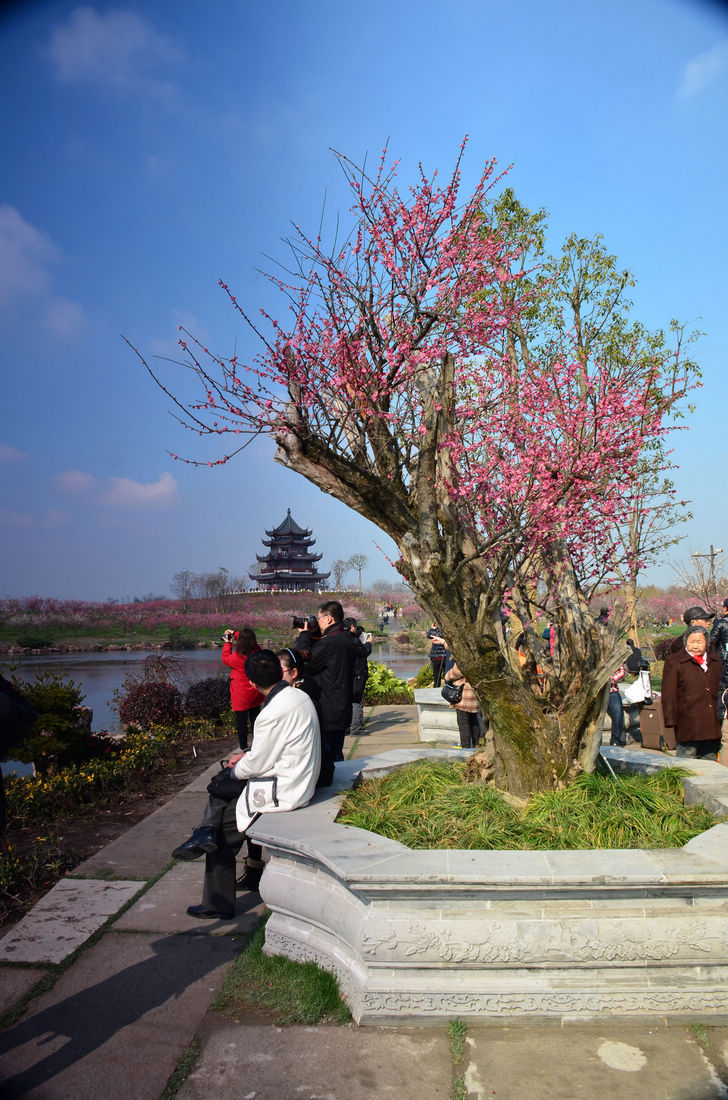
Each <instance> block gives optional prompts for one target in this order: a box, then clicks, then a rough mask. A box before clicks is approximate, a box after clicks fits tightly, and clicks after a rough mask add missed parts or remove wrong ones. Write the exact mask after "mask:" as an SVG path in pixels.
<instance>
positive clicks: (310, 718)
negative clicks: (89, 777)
mask: <svg viewBox="0 0 728 1100" xmlns="http://www.w3.org/2000/svg"><path fill="white" fill-rule="evenodd" d="M245 674H246V676H247V677H248V679H249V680H250V682H251V684H253V686H254V687H255V688H257V690H258V691H259V692H260V693H261V695H264V696H265V701H264V703H263V704H262V706H261V708H260V714H259V715H258V718H257V719H256V722H255V736H254V738H253V747H252V749H251V750H250V751H249V752H246V753H237V754H235V755H234V756H231V757H230V760H229V766H230V767H231V768H232V769H233V775H234V776H235V778H236V779H239V780H244V781H245V788H244V790H243V792H242V794H241V795H240V797H239V798H237V800H235V799H234V800H232V801H229V802H226V801H221V800H220V799H216V798H214V797H210V799H209V800H208V807H207V809H206V811H205V814H204V815H203V821H202V823H201V827H200V828H198V829H196V830H195V832H194V833H193V834H192V836H191V837H190V838H189V840H186V841H185V842H184V844H181V845H180V846H179V847H178V848H175V850H174V852H173V853H172V855H173V856H174V857H175V858H176V859H196V858H197V857H198V856H201V855H203V854H204V856H205V880H204V886H203V891H202V904H201V905H191V906H190V907H189V908H188V910H187V912H188V913H189V915H190V916H191V917H200V918H202V919H213V918H218V919H222V920H229V919H230V918H232V917H233V916H234V914H235V856H236V854H237V853H238V851H239V850H240V847H241V845H242V843H243V841H244V840H245V834H246V830H247V829H248V828H249V827H250V826H251V825H252V824H253V822H254V821H255V820H256V818H257V817H258V816H259V815H260V814H262V813H275V812H281V811H283V810H295V809H297V808H298V807H299V806H305V805H306V803H307V802H310V800H311V797H312V795H313V793H314V791H315V789H316V780H317V779H318V774H319V769H320V767H321V734H320V729H319V721H318V717H317V715H316V708H315V707H314V705H313V703H312V702H311V699H310V698H309V696H308V695H306V694H305V692H303V691H296V690H295V688H293V687H291V686H290V684H288V683H287V682H286V680H285V679H284V678H283V671H282V669H281V663H280V661H279V659H278V657H277V656H276V655H275V653H273V652H272V650H270V649H259V650H257V651H256V652H254V653H251V654H250V656H249V657H248V659H247V661H246V662H245ZM211 822H215V825H214V826H212V827H211V826H210V824H209V823H211ZM261 854H262V853H261V849H260V846H259V845H258V844H253V843H252V842H251V841H248V858H247V860H246V873H245V876H244V877H245V879H246V881H245V883H244V884H243V885H244V886H245V887H247V888H248V889H257V886H258V882H259V880H260V876H261V873H262V869H263V863H262V860H261Z"/></svg>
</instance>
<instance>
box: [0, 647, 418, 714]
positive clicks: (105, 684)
mask: <svg viewBox="0 0 728 1100" xmlns="http://www.w3.org/2000/svg"><path fill="white" fill-rule="evenodd" d="M154 652H155V653H156V654H158V652H159V651H158V650H155V651H154ZM148 656H149V653H147V652H144V651H135V652H133V653H127V652H121V653H117V652H113V653H64V654H57V653H52V654H48V655H46V656H34V657H13V658H12V659H11V658H7V657H6V658H0V669H1V670H2V671H3V672H4V674H5V675H6V676H7V675H8V669H12V671H13V673H15V674H16V675H17V676H19V677H20V678H21V679H22V680H30V681H32V680H35V679H36V677H37V676H38V674H39V673H41V672H44V671H46V670H52V671H53V672H56V673H58V674H59V675H61V676H63V677H65V678H70V679H71V680H73V681H74V683H76V684H77V685H78V686H79V687H80V689H81V691H82V692H83V694H84V695H85V699H84V701H83V702H84V706H87V707H90V708H91V709H92V710H93V712H94V716H93V721H92V723H91V728H92V730H94V731H96V732H99V731H101V730H114V729H117V728H118V726H119V716H118V714H117V713H116V711H115V710H113V709H112V704H113V697H114V692H115V691H116V690H117V689H118V688H120V687H121V685H122V682H123V680H124V678H125V677H126V676H127V675H128V674H129V673H137V672H139V666H140V665H141V663H142V661H143V660H144V658H145V657H148ZM165 656H168V657H173V658H174V660H175V662H176V664H177V666H178V667H179V670H180V673H181V676H182V680H183V683H182V684H181V685H180V686H181V687H182V690H184V688H185V687H186V686H188V685H189V684H191V683H193V681H195V680H202V679H204V678H205V677H206V676H217V675H218V673H222V674H223V675H226V674H227V668H226V667H225V666H224V665H223V663H222V660H221V651H220V650H219V649H194V650H165ZM371 659H372V660H373V661H379V662H380V663H384V664H386V665H387V667H388V668H391V669H392V671H393V672H394V674H395V675H396V676H400V677H401V678H402V679H403V680H407V679H409V678H410V677H411V676H415V675H416V673H417V672H418V671H419V669H420V668H421V667H422V665H424V664H426V663H427V657H426V656H425V655H421V654H412V653H406V654H403V653H397V652H395V650H394V646H393V644H392V643H391V642H385V643H384V644H383V645H375V647H374V650H373V653H372V657H371Z"/></svg>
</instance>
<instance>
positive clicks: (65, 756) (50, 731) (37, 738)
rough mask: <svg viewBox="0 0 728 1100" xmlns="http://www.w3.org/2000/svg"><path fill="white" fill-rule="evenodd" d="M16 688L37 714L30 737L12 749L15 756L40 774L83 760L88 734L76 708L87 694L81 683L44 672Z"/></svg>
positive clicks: (18, 682) (18, 684)
mask: <svg viewBox="0 0 728 1100" xmlns="http://www.w3.org/2000/svg"><path fill="white" fill-rule="evenodd" d="M15 687H16V688H17V689H18V691H20V692H21V693H22V695H24V696H25V698H26V699H27V700H28V702H29V703H30V704H31V705H32V706H34V707H35V709H36V711H37V712H38V717H37V719H36V723H35V727H34V729H33V732H32V734H31V735H30V737H27V738H26V739H25V741H23V742H22V743H21V744H20V745H19V746H17V747H16V748H14V749H13V756H14V757H15V758H16V759H17V760H22V761H24V762H25V763H27V764H29V763H33V764H35V766H36V768H37V769H38V771H40V772H43V773H45V772H47V771H48V770H49V769H50V768H51V767H64V766H65V765H66V764H70V763H73V762H74V761H78V760H81V759H83V756H84V743H85V740H86V737H87V731H86V729H85V728H84V726H83V725H82V724H81V722H80V720H79V714H78V710H77V708H78V707H79V706H80V705H81V703H82V702H83V699H84V695H83V694H82V692H81V689H80V687H79V686H78V684H76V683H74V681H73V680H66V679H64V678H63V677H62V676H59V675H58V674H57V673H55V672H50V671H49V672H42V673H41V674H40V675H39V676H38V678H37V679H36V680H35V681H34V682H33V683H23V682H21V681H15Z"/></svg>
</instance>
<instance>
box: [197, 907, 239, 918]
mask: <svg viewBox="0 0 728 1100" xmlns="http://www.w3.org/2000/svg"><path fill="white" fill-rule="evenodd" d="M187 915H188V916H190V917H199V918H200V920H213V919H217V920H232V919H233V917H234V916H235V912H234V910H233V911H232V912H230V913H218V912H217V910H216V909H208V908H207V906H205V905H190V906H189V907H188V909H187Z"/></svg>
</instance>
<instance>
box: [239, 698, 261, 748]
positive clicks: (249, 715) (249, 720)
mask: <svg viewBox="0 0 728 1100" xmlns="http://www.w3.org/2000/svg"><path fill="white" fill-rule="evenodd" d="M233 714H234V715H235V728H236V730H237V732H238V741H239V742H240V748H241V749H247V747H248V726H250V740H251V741H252V740H253V729H254V727H255V719H256V718H257V717H258V715H259V714H260V707H250V709H249V710H234V711H233Z"/></svg>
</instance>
